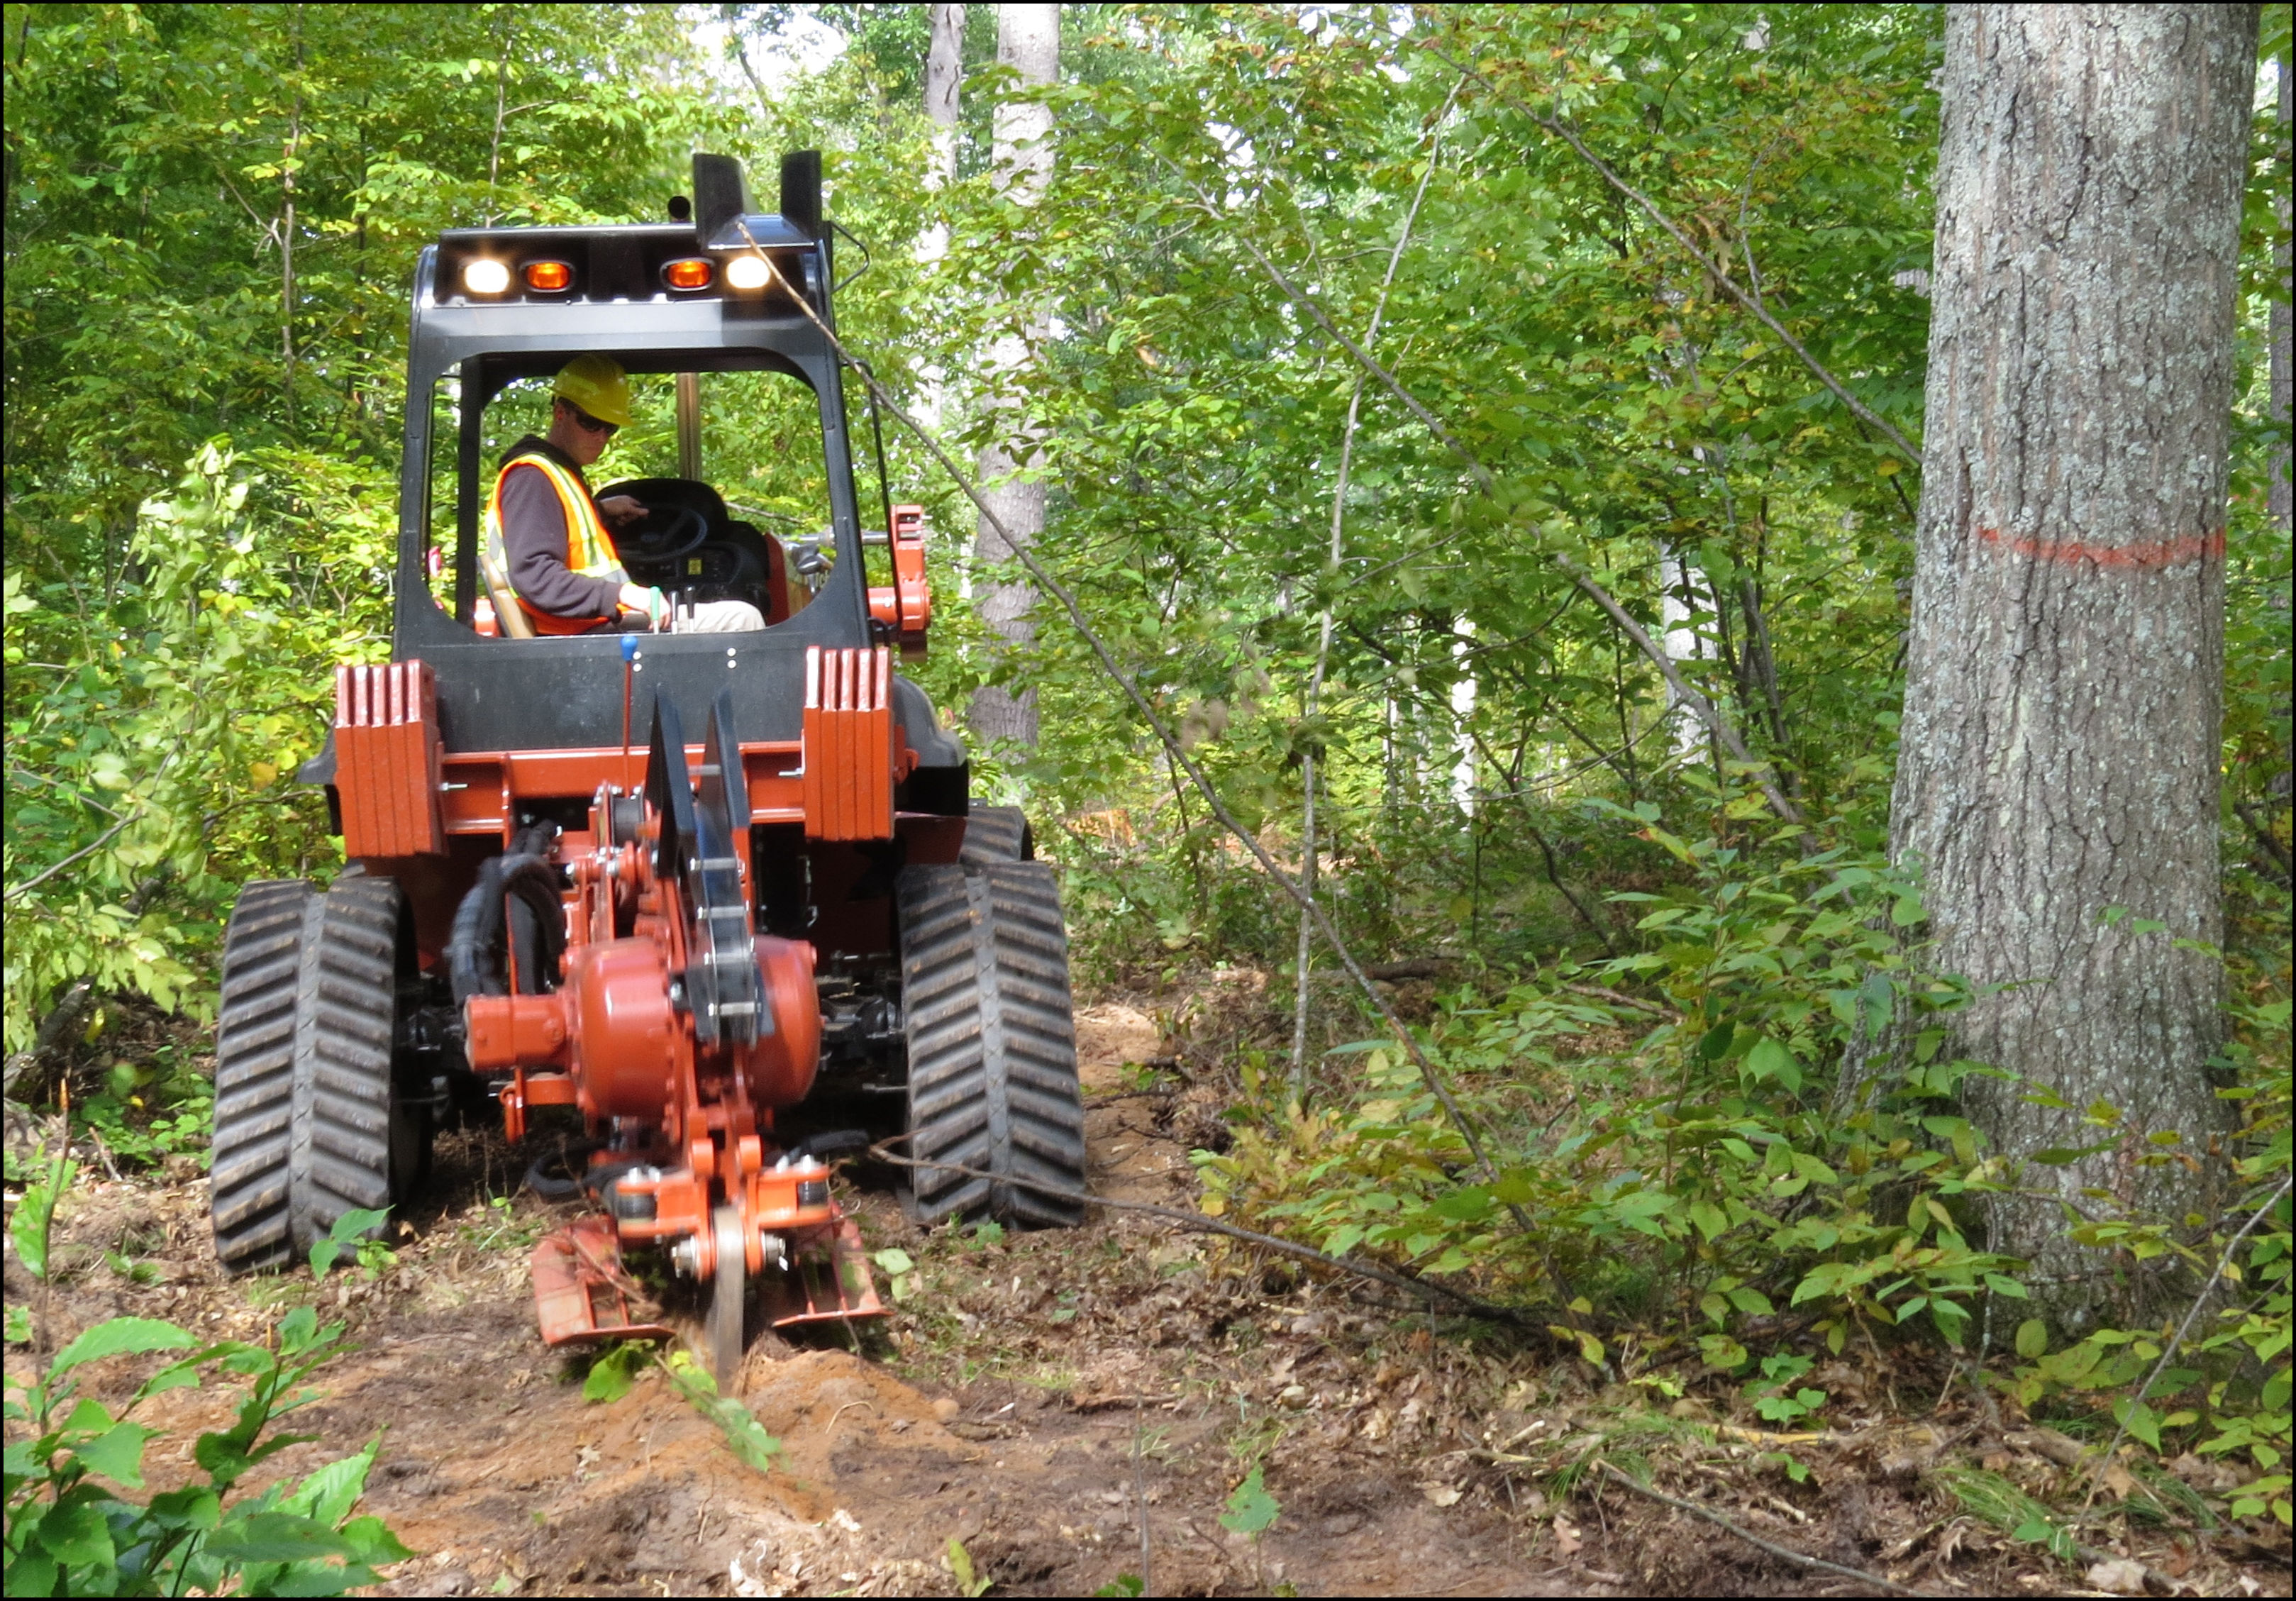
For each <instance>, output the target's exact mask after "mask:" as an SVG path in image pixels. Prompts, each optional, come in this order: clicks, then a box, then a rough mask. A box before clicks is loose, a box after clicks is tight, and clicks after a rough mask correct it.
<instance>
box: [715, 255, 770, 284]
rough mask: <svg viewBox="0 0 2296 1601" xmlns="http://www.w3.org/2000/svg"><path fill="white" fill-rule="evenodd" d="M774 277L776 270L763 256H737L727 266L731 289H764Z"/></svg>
mask: <svg viewBox="0 0 2296 1601" xmlns="http://www.w3.org/2000/svg"><path fill="white" fill-rule="evenodd" d="M773 276H774V269H773V267H772V266H771V265H770V264H768V263H767V260H766V259H765V258H764V257H763V256H736V257H734V259H732V260H731V261H728V262H727V263H726V287H727V288H729V289H763V288H764V287H765V286H766V285H767V283H771V282H772V281H773Z"/></svg>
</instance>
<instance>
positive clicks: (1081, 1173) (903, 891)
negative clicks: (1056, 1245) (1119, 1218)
mask: <svg viewBox="0 0 2296 1601" xmlns="http://www.w3.org/2000/svg"><path fill="white" fill-rule="evenodd" d="M899 892H900V900H901V926H902V931H903V932H902V940H901V947H902V1004H903V1009H904V1012H905V1014H906V1019H907V1030H908V1037H909V1129H910V1134H911V1152H912V1154H914V1155H915V1156H917V1157H919V1158H921V1159H923V1160H925V1161H929V1162H955V1163H957V1164H959V1165H962V1166H964V1167H971V1168H980V1169H985V1170H988V1171H989V1172H992V1173H996V1174H999V1175H1005V1174H1010V1175H1013V1176H1014V1177H1019V1178H1033V1179H1036V1180H1037V1181H1038V1182H1039V1183H1045V1184H1052V1185H1057V1186H1061V1187H1062V1188H1066V1189H1081V1188H1083V1187H1084V1182H1085V1145H1084V1107H1083V1103H1082V1100H1081V1098H1080V1096H1079V1095H1078V1088H1077V1066H1076V1024H1075V1019H1074V1015H1073V1013H1072V1010H1071V1003H1070V996H1069V975H1068V935H1067V932H1066V930H1065V929H1064V927H1063V926H1062V921H1061V907H1060V890H1059V886H1058V884H1057V883H1056V882H1055V880H1054V877H1053V872H1052V869H1051V868H1050V867H1048V866H1043V865H1041V864H1038V863H1035V862H1008V863H1004V864H999V865H996V866H986V867H983V868H980V869H979V870H977V871H974V872H970V873H968V872H967V871H965V870H964V868H962V867H947V866H931V867H913V868H910V869H908V870H907V871H906V872H904V873H903V874H902V875H901V881H900V891H899ZM913 1174H914V1178H913V1184H914V1210H915V1214H916V1217H917V1219H918V1220H919V1221H921V1222H926V1223H931V1222H934V1221H937V1220H939V1219H942V1218H946V1217H949V1216H952V1215H959V1214H963V1215H977V1214H980V1213H984V1212H985V1213H986V1214H987V1215H988V1216H990V1217H994V1218H996V1219H998V1220H999V1221H1001V1222H1006V1223H1013V1224H1019V1225H1022V1226H1037V1227H1046V1226H1065V1225H1070V1224H1073V1223H1076V1222H1078V1221H1079V1220H1080V1219H1081V1216H1082V1209H1081V1208H1080V1207H1079V1206H1078V1205H1077V1204H1076V1203H1072V1202H1064V1201H1060V1200H1056V1199H1054V1198H1053V1197H1051V1196H1047V1195H1042V1194H1040V1193H1038V1192H1037V1191H1034V1190H1030V1189H1026V1188H1023V1187H1021V1186H1014V1185H1005V1184H998V1183H995V1182H993V1181H992V1180H989V1179H987V1178H969V1177H966V1176H964V1175H961V1174H955V1173H946V1172H937V1171H935V1170H932V1169H930V1168H920V1169H915V1170H913Z"/></svg>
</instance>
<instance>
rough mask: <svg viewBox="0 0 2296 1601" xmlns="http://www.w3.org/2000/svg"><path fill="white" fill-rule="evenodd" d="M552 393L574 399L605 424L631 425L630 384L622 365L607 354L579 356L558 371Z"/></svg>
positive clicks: (623, 426)
mask: <svg viewBox="0 0 2296 1601" xmlns="http://www.w3.org/2000/svg"><path fill="white" fill-rule="evenodd" d="M550 392H551V393H552V394H553V395H556V396H557V397H559V398H561V399H562V400H570V401H572V402H573V403H574V404H575V405H577V406H580V407H581V408H582V409H583V410H584V411H586V412H588V413H589V414H590V415H592V416H594V417H595V418H597V419H598V421H599V422H601V423H612V424H614V426H616V427H617V428H627V427H628V426H629V425H630V385H629V381H628V380H627V379H626V378H624V377H623V376H622V369H621V364H620V363H619V362H616V361H612V360H611V359H609V358H608V357H603V356H577V357H575V358H574V359H573V360H571V361H570V362H568V363H567V364H566V365H564V366H562V367H561V368H560V369H559V370H558V382H556V383H555V384H553V385H552V386H551V390H550Z"/></svg>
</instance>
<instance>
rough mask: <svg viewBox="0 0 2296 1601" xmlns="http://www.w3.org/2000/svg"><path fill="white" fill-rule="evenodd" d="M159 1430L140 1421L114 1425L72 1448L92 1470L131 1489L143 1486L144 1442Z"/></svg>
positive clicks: (138, 1488)
mask: <svg viewBox="0 0 2296 1601" xmlns="http://www.w3.org/2000/svg"><path fill="white" fill-rule="evenodd" d="M159 1433H160V1431H159V1430H157V1429H147V1428H145V1427H144V1426H143V1424H140V1423H122V1424H113V1425H112V1426H111V1428H109V1429H107V1430H105V1431H104V1432H103V1433H101V1434H98V1435H97V1436H96V1437H95V1438H94V1439H93V1440H91V1441H86V1443H84V1444H81V1445H78V1446H75V1447H73V1448H72V1455H73V1456H75V1457H78V1458H79V1459H80V1461H81V1462H82V1463H83V1464H85V1465H86V1467H87V1469H88V1471H89V1472H91V1473H98V1474H102V1475H103V1476H104V1477H105V1478H107V1479H112V1480H116V1481H118V1482H119V1483H122V1484H125V1485H126V1486H127V1488H128V1489H130V1490H141V1489H143V1442H144V1441H147V1440H151V1439H152V1438H154V1437H155V1436H156V1435H158V1434H159Z"/></svg>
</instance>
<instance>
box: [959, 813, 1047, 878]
mask: <svg viewBox="0 0 2296 1601" xmlns="http://www.w3.org/2000/svg"><path fill="white" fill-rule="evenodd" d="M956 859H957V860H958V861H959V862H961V863H963V864H964V866H967V867H969V868H972V870H974V871H975V872H978V871H979V870H980V869H981V868H983V867H991V866H996V865H997V864H998V863H1000V862H1029V861H1034V860H1036V859H1037V835H1036V831H1035V830H1034V829H1032V828H1030V827H1029V818H1028V816H1027V814H1026V813H1024V812H1022V811H1021V809H1020V808H1019V807H1017V806H976V807H974V808H973V809H972V811H971V813H969V814H968V815H967V816H966V817H965V819H964V848H963V850H960V851H959V852H958V854H957V858H956Z"/></svg>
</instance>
